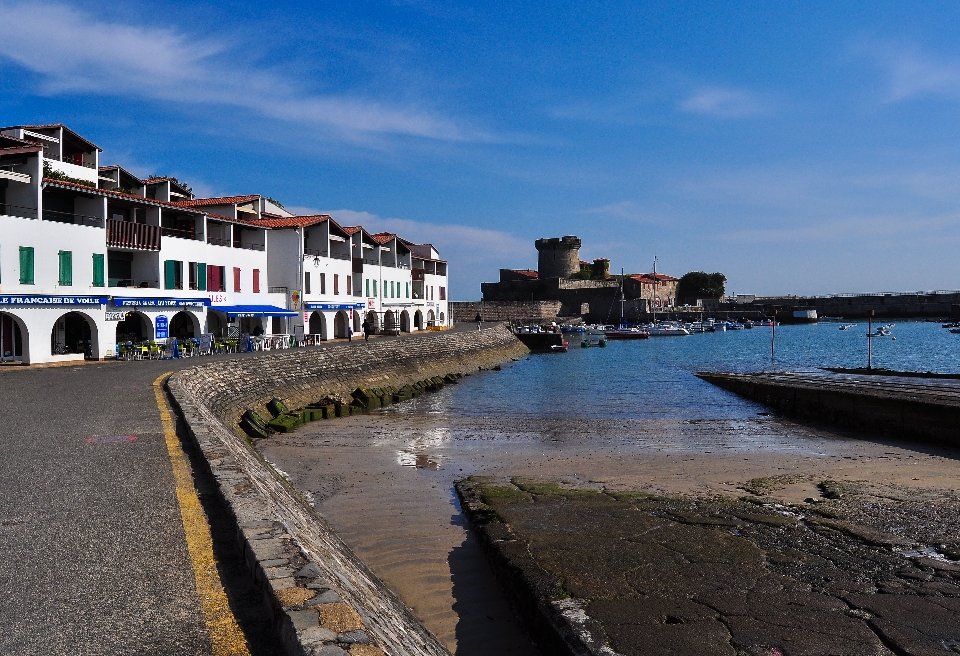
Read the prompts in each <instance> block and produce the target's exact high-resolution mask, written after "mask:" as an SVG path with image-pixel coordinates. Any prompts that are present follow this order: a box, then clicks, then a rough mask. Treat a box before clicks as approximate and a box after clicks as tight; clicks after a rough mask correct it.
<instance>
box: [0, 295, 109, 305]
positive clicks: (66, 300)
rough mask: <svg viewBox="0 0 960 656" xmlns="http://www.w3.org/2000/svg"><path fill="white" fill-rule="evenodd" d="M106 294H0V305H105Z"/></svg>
mask: <svg viewBox="0 0 960 656" xmlns="http://www.w3.org/2000/svg"><path fill="white" fill-rule="evenodd" d="M106 304H107V297H106V296H0V305H106Z"/></svg>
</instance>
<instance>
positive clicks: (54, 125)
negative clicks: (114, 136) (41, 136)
mask: <svg viewBox="0 0 960 656" xmlns="http://www.w3.org/2000/svg"><path fill="white" fill-rule="evenodd" d="M10 128H23V129H24V130H50V129H52V128H58V129H59V128H63V129H64V130H66V131H67V132H69V133H70V134H72V135H73V136H75V137H76V138H77V139H79V140H80V141H82V142H84V143H85V144H87V145H88V146H93V147H94V148H95V149H97V150H98V151H100V152H101V153H102V152H103V148H101V147H100V146H98V145H97V144H95V143H93V142H92V141H87V140H86V139H84V138H83V137H81V136H80V135H79V134H77V133H76V132H74V131H73V130H71V129H70V128H68V127H67V126H66V125H64V124H63V123H50V124H48V125H11V126H9V127H6V128H0V129H2V130H9V129H10Z"/></svg>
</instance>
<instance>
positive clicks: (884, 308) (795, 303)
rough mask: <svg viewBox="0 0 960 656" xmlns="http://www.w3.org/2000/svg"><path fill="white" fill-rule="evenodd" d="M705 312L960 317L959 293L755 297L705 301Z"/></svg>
mask: <svg viewBox="0 0 960 656" xmlns="http://www.w3.org/2000/svg"><path fill="white" fill-rule="evenodd" d="M703 304H704V307H705V308H706V309H707V310H725V311H730V312H737V311H760V312H761V313H765V314H766V316H772V315H773V310H774V309H776V310H777V311H778V316H780V315H784V314H791V313H792V312H793V310H806V309H810V310H816V311H817V314H819V315H820V316H821V317H845V318H847V319H852V318H863V317H866V316H867V312H868V311H869V310H873V311H874V313H875V316H877V317H888V318H907V317H960V292H944V293H930V294H926V293H917V294H906V293H900V294H892V293H891V294H860V295H845V296H811V297H803V296H783V297H756V298H755V300H754V301H753V302H752V303H741V304H737V303H720V301H719V299H704V301H703Z"/></svg>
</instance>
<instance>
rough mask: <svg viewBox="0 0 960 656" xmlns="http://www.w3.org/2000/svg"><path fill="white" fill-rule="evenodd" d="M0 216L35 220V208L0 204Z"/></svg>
mask: <svg viewBox="0 0 960 656" xmlns="http://www.w3.org/2000/svg"><path fill="white" fill-rule="evenodd" d="M0 214H3V215H4V216H19V217H21V218H24V219H35V218H37V208H36V207H21V206H20V205H7V204H6V203H0Z"/></svg>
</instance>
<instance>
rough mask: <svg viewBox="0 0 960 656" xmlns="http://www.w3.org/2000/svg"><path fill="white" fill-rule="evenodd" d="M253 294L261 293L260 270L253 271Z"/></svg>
mask: <svg viewBox="0 0 960 656" xmlns="http://www.w3.org/2000/svg"><path fill="white" fill-rule="evenodd" d="M253 293H254V294H259V293H260V269H254V270H253Z"/></svg>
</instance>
